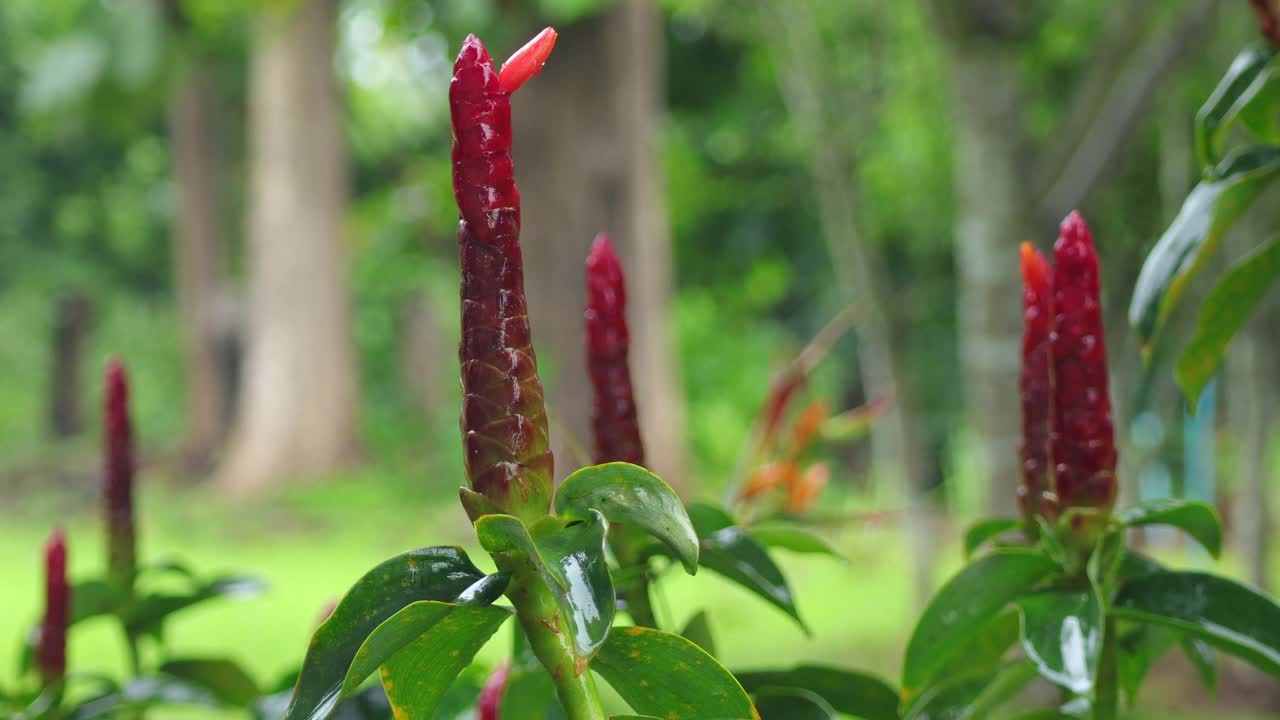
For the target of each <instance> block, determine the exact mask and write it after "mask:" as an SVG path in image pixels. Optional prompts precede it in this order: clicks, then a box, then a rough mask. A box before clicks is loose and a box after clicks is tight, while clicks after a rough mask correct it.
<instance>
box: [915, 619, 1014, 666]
mask: <svg viewBox="0 0 1280 720" xmlns="http://www.w3.org/2000/svg"><path fill="white" fill-rule="evenodd" d="M1021 638H1022V612H1021V611H1019V610H1018V608H1016V607H1010V608H1007V609H1005V610H1002V611H1001V612H999V613H997V614H996V616H995V617H993V618H991V619H990V620H988V621H987V623H986V624H985V625H983V626H982V627H981V628H979V629H978V632H977V634H975V635H974V636H973V637H972V638H970V639H969V641H968V642H966V643H965V644H964V645H962V646H961V647H960V649H959V650H957V651H956V652H955V654H954V656H953V657H952V658H951V660H950V661H948V662H947V664H945V665H943V666H942V668H941V669H940V670H938V672H937V673H936V677H959V676H961V675H965V674H967V673H971V672H982V671H985V672H988V673H989V674H992V675H994V674H995V673H996V671H997V670H999V669H1000V668H1002V667H1004V666H1005V665H1007V664H1008V663H1006V662H1005V656H1006V655H1008V654H1009V649H1010V648H1012V647H1013V646H1014V645H1015V644H1017V643H1018V641H1019V640H1020V639H1021Z"/></svg>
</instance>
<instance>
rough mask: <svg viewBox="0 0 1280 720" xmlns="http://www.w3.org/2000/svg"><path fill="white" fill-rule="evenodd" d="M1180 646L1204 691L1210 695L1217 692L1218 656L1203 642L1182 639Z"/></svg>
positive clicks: (1187, 638) (1193, 639)
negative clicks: (1198, 677)
mask: <svg viewBox="0 0 1280 720" xmlns="http://www.w3.org/2000/svg"><path fill="white" fill-rule="evenodd" d="M1179 644H1180V645H1181V646H1182V654H1183V655H1185V656H1186V657H1187V660H1188V661H1190V662H1191V665H1192V667H1194V668H1195V669H1196V674H1197V675H1199V676H1200V683H1201V684H1202V685H1204V689H1205V690H1208V691H1209V692H1210V693H1214V692H1217V690H1218V656H1217V655H1216V654H1215V653H1214V651H1213V648H1212V647H1210V646H1209V644H1208V643H1206V642H1204V641H1203V640H1197V639H1195V638H1189V637H1184V638H1182V641H1181V642H1180V643H1179Z"/></svg>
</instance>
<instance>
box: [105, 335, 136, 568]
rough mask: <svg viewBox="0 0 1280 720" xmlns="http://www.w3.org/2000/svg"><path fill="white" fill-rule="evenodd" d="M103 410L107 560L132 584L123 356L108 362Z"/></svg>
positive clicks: (129, 437) (130, 456)
mask: <svg viewBox="0 0 1280 720" xmlns="http://www.w3.org/2000/svg"><path fill="white" fill-rule="evenodd" d="M102 413H103V446H104V451H105V458H104V462H103V471H102V478H103V484H102V498H103V510H104V512H105V515H106V525H107V562H108V568H109V570H110V575H111V578H112V579H113V580H114V581H115V582H117V583H119V584H121V585H123V586H126V587H127V586H131V585H132V582H133V575H134V572H135V570H136V566H137V552H136V549H135V546H136V542H137V540H136V538H135V532H136V531H135V528H134V519H133V477H134V470H135V467H134V446H133V421H132V419H131V418H130V415H129V378H128V376H127V374H126V373H125V368H124V363H122V362H121V361H120V359H119V358H112V359H111V360H110V361H109V362H108V363H107V371H106V377H105V390H104V392H103V401H102Z"/></svg>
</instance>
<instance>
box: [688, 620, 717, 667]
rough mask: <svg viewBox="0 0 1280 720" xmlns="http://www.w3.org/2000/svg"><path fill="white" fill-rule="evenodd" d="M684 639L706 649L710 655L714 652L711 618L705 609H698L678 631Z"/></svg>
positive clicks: (714, 644) (714, 643)
mask: <svg viewBox="0 0 1280 720" xmlns="http://www.w3.org/2000/svg"><path fill="white" fill-rule="evenodd" d="M680 634H681V635H683V636H684V638H685V639H686V640H688V641H689V642H691V643H693V644H694V645H697V646H698V647H700V648H702V649H703V650H706V651H707V654H708V655H711V656H712V657H714V656H715V654H716V641H715V638H714V637H713V636H712V634H711V619H710V618H709V617H707V611H706V610H699V611H698V612H696V613H694V615H693V617H692V618H690V619H689V622H688V623H687V624H686V625H685V626H684V629H683V630H681V631H680Z"/></svg>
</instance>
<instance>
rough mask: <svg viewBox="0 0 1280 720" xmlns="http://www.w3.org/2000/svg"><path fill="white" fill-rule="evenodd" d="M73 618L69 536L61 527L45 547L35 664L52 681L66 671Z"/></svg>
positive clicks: (48, 681)
mask: <svg viewBox="0 0 1280 720" xmlns="http://www.w3.org/2000/svg"><path fill="white" fill-rule="evenodd" d="M70 620H71V586H70V585H69V584H68V583H67V540H66V537H65V536H64V535H63V533H62V529H61V528H58V529H55V530H54V531H53V534H52V535H51V536H50V537H49V542H48V543H47V544H46V545H45V547H44V618H42V619H41V621H40V642H39V645H38V646H37V649H36V667H37V668H39V670H40V679H41V680H42V681H43V682H44V684H45V685H50V684H52V683H55V682H57V681H59V680H61V679H62V678H63V676H65V675H66V674H67V625H68V624H69V622H70Z"/></svg>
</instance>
